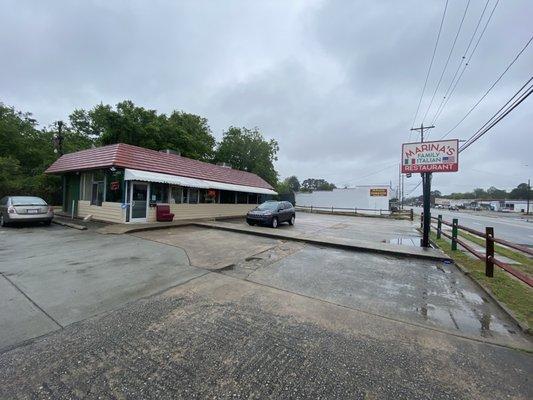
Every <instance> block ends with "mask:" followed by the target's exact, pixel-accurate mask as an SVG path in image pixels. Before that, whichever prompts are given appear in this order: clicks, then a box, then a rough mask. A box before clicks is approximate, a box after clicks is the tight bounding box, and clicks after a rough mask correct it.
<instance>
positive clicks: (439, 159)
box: [402, 139, 459, 174]
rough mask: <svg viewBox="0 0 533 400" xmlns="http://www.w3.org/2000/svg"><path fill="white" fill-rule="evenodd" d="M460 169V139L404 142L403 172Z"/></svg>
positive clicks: (451, 170)
mask: <svg viewBox="0 0 533 400" xmlns="http://www.w3.org/2000/svg"><path fill="white" fill-rule="evenodd" d="M458 170H459V140H457V139H453V140H439V141H435V142H423V143H404V144H403V145H402V173H404V174H408V173H413V172H457V171H458Z"/></svg>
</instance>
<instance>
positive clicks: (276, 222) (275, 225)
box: [272, 217, 278, 228]
mask: <svg viewBox="0 0 533 400" xmlns="http://www.w3.org/2000/svg"><path fill="white" fill-rule="evenodd" d="M277 227H278V217H274V218H272V228H277Z"/></svg>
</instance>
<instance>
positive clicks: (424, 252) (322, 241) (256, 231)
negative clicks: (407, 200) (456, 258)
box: [194, 221, 450, 260]
mask: <svg viewBox="0 0 533 400" xmlns="http://www.w3.org/2000/svg"><path fill="white" fill-rule="evenodd" d="M194 225H196V226H203V227H206V228H213V229H222V230H226V231H230V232H238V233H245V234H251V235H257V236H264V237H270V238H274V239H282V240H295V241H299V242H305V243H309V244H313V245H317V246H327V247H335V248H340V249H345V250H355V251H367V252H372V253H380V254H388V255H392V256H400V257H415V258H424V259H431V260H450V258H449V257H448V256H447V255H446V254H444V253H443V252H441V251H440V250H436V249H424V248H422V247H414V246H402V245H397V244H389V243H378V242H367V241H363V240H356V239H344V238H333V237H320V238H318V237H317V236H310V235H305V234H302V233H299V232H290V231H287V230H275V229H269V228H263V227H256V226H244V225H236V224H231V223H227V222H222V221H217V222H197V223H194Z"/></svg>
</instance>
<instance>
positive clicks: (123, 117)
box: [69, 101, 215, 161]
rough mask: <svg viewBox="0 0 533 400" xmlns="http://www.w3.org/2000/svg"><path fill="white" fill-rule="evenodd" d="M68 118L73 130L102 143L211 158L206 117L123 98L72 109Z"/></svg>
mask: <svg viewBox="0 0 533 400" xmlns="http://www.w3.org/2000/svg"><path fill="white" fill-rule="evenodd" d="M69 118H70V123H71V125H72V129H73V130H74V131H76V132H79V133H81V134H83V135H84V136H87V137H91V138H95V139H97V141H98V143H100V144H102V145H107V144H113V143H128V144H133V145H135V146H140V147H146V148H149V149H154V150H165V149H171V150H175V151H178V152H180V153H181V154H182V155H183V156H185V157H189V158H194V159H197V160H204V161H211V160H212V158H213V151H214V150H213V149H214V146H215V138H214V137H213V135H212V134H211V129H210V128H209V125H208V122H207V119H205V118H203V117H200V116H198V115H194V114H189V113H185V112H183V111H173V112H172V113H171V114H170V116H167V115H165V114H158V113H157V111H156V110H149V109H146V108H144V107H139V106H136V105H135V104H134V103H133V102H132V101H123V102H120V103H118V104H117V105H116V109H113V107H111V106H110V105H104V104H99V105H97V106H96V107H94V108H93V109H91V110H89V111H87V110H82V109H80V110H74V112H73V113H72V114H71V115H70V117H69Z"/></svg>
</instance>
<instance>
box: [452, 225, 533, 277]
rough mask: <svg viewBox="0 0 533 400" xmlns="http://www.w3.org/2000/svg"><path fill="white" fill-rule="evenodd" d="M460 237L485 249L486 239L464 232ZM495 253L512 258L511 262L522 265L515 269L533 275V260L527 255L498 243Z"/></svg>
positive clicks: (495, 245) (460, 233)
mask: <svg viewBox="0 0 533 400" xmlns="http://www.w3.org/2000/svg"><path fill="white" fill-rule="evenodd" d="M459 236H462V237H464V238H465V239H467V240H469V241H471V242H473V243H476V244H478V245H480V246H483V247H485V239H482V238H480V237H478V236H474V235H471V234H470V233H467V232H463V231H459ZM494 252H495V253H496V254H499V255H501V256H504V257H507V258H510V259H511V260H514V261H516V262H518V263H520V265H513V267H515V268H516V269H519V270H521V271H522V272H525V273H526V274H528V275H533V259H531V258H529V257H527V256H526V255H525V254H522V253H519V252H517V251H515V250H511V249H509V248H508V247H504V246H501V245H499V244H498V243H494Z"/></svg>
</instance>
